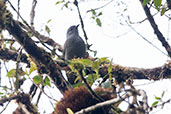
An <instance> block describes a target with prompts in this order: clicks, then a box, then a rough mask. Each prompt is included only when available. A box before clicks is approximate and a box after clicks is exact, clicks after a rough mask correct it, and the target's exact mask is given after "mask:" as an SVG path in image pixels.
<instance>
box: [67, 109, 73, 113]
mask: <svg viewBox="0 0 171 114" xmlns="http://www.w3.org/2000/svg"><path fill="white" fill-rule="evenodd" d="M66 110H67V113H68V114H74V113H73V111H72V110H71V109H70V108H67V109H66Z"/></svg>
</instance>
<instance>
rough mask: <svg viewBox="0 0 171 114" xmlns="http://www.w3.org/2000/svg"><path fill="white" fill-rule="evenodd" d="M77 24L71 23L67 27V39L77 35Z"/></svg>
mask: <svg viewBox="0 0 171 114" xmlns="http://www.w3.org/2000/svg"><path fill="white" fill-rule="evenodd" d="M78 26H79V24H78V25H76V26H75V25H73V26H71V27H69V29H68V30H67V39H68V38H71V37H72V36H73V35H78Z"/></svg>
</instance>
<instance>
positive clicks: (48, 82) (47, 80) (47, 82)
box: [45, 76, 51, 87]
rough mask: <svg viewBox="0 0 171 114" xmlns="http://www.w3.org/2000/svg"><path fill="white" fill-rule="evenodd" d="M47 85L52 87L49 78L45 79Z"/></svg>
mask: <svg viewBox="0 0 171 114" xmlns="http://www.w3.org/2000/svg"><path fill="white" fill-rule="evenodd" d="M45 84H46V85H48V86H50V87H51V84H50V79H49V77H47V76H46V77H45Z"/></svg>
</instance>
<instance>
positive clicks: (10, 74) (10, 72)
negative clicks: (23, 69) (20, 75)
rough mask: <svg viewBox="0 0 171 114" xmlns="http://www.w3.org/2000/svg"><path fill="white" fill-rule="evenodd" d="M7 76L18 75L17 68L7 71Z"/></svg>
mask: <svg viewBox="0 0 171 114" xmlns="http://www.w3.org/2000/svg"><path fill="white" fill-rule="evenodd" d="M7 76H8V77H9V78H13V77H15V76H16V69H11V70H10V71H9V72H7Z"/></svg>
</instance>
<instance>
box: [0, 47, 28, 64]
mask: <svg viewBox="0 0 171 114" xmlns="http://www.w3.org/2000/svg"><path fill="white" fill-rule="evenodd" d="M18 54H19V53H18V52H16V51H13V50H9V49H2V48H0V59H2V60H13V61H17V57H18ZM20 61H21V62H23V63H26V64H28V65H30V62H29V61H28V59H27V55H26V54H21V57H20Z"/></svg>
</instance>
